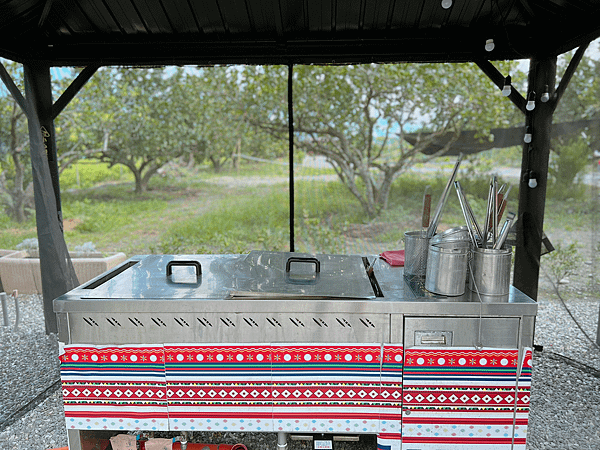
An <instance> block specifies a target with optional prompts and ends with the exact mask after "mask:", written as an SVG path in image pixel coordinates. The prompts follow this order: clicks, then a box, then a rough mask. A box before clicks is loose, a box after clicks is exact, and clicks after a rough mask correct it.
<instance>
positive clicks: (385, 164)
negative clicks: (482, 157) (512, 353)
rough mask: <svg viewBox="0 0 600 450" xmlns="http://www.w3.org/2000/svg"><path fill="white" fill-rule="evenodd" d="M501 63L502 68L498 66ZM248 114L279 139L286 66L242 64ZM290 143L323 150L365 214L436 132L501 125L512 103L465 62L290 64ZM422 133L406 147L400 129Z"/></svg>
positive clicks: (379, 204) (419, 158)
mask: <svg viewBox="0 0 600 450" xmlns="http://www.w3.org/2000/svg"><path fill="white" fill-rule="evenodd" d="M507 66H509V64H508V63H507V64H505V65H503V66H502V67H503V68H505V67H507ZM243 74H244V89H245V92H246V95H247V97H248V100H247V104H248V106H247V108H248V110H247V111H248V120H249V121H250V122H251V123H252V124H254V125H255V126H256V127H259V128H261V129H264V130H267V131H269V132H270V133H271V134H272V135H274V136H277V137H279V138H281V139H287V130H288V124H287V102H286V99H287V93H286V88H287V86H286V80H287V68H286V67H246V68H245V69H244V71H243ZM293 93H294V131H295V132H296V137H295V142H296V144H295V145H296V146H297V147H299V148H301V149H302V150H304V151H306V152H308V153H314V154H318V155H323V156H325V157H326V158H327V159H328V161H329V162H330V163H331V164H332V166H333V167H334V169H335V171H336V173H337V175H338V176H339V178H340V180H341V181H342V182H343V183H344V184H345V185H346V187H347V188H348V189H349V190H350V192H351V193H352V194H353V195H354V197H356V199H357V200H358V201H359V202H360V204H361V206H362V208H363V209H364V211H365V212H366V214H367V215H368V216H369V217H375V216H377V215H378V214H379V213H380V212H381V211H382V210H383V209H385V208H386V207H387V204H388V197H389V193H390V189H391V186H392V183H393V181H394V180H395V179H396V178H397V177H398V176H400V175H401V174H402V173H404V172H406V171H408V170H409V169H410V168H411V167H412V166H413V165H414V164H415V163H417V162H423V161H425V160H427V159H431V158H433V157H436V156H439V155H440V154H443V153H444V151H445V150H447V148H448V147H449V146H450V145H451V144H452V143H453V142H454V140H453V139H450V140H449V141H448V145H447V146H446V148H445V149H442V150H441V151H440V152H439V153H438V154H436V155H433V156H429V157H425V156H424V155H423V154H422V153H421V150H422V149H424V148H425V147H427V146H428V145H429V144H430V143H431V142H432V141H433V140H434V139H435V138H436V137H438V136H439V135H441V134H447V133H451V134H453V135H454V136H455V137H458V134H459V132H460V131H461V130H463V129H466V128H469V127H471V128H473V127H476V128H478V129H479V130H481V138H482V139H487V138H488V136H489V131H488V130H489V129H490V128H492V127H498V126H503V125H508V124H509V123H510V121H511V120H513V118H514V116H515V113H514V106H512V105H511V104H510V102H508V101H506V99H503V98H502V96H501V95H500V94H499V92H498V90H497V88H496V87H495V86H493V85H492V83H491V82H490V81H489V80H488V79H487V78H486V77H485V76H484V75H483V74H482V73H481V72H480V71H479V69H478V68H477V67H476V66H474V65H472V64H394V65H392V64H387V65H375V64H372V65H361V66H339V67H332V66H296V67H294V77H293ZM416 131H422V132H431V134H427V135H425V134H423V135H422V137H421V138H420V139H418V140H417V142H416V143H415V144H414V145H410V144H409V143H408V142H406V141H405V140H404V139H403V136H404V134H405V133H407V132H411V133H414V132H416Z"/></svg>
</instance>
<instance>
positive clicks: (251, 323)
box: [244, 317, 258, 328]
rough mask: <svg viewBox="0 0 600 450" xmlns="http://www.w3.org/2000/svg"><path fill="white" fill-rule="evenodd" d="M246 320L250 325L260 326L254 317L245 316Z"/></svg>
mask: <svg viewBox="0 0 600 450" xmlns="http://www.w3.org/2000/svg"><path fill="white" fill-rule="evenodd" d="M244 322H246V323H247V324H248V326H249V327H252V328H258V324H257V323H256V322H255V321H254V319H253V318H252V317H244Z"/></svg>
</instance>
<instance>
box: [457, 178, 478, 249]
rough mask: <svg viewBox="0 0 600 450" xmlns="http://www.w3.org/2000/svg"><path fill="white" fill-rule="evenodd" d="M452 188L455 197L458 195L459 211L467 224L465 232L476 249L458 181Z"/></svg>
mask: <svg viewBox="0 0 600 450" xmlns="http://www.w3.org/2000/svg"><path fill="white" fill-rule="evenodd" d="M454 187H455V188H456V195H458V202H459V203H460V209H462V212H463V215H464V216H465V221H466V222H467V230H469V237H470V238H471V243H472V244H473V246H474V247H477V240H476V239H475V234H474V233H473V227H472V226H471V218H470V216H469V212H468V211H467V206H466V205H465V201H464V198H463V196H462V195H461V194H462V191H461V188H460V183H459V182H458V181H455V182H454Z"/></svg>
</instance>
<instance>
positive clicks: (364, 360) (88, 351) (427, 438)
mask: <svg viewBox="0 0 600 450" xmlns="http://www.w3.org/2000/svg"><path fill="white" fill-rule="evenodd" d="M371 263H373V258H366V257H362V256H359V255H307V254H298V253H283V252H263V251H255V252H251V253H249V254H247V255H146V256H135V257H132V258H131V259H129V260H128V261H126V262H125V263H123V264H122V265H120V266H119V267H117V268H116V269H114V270H112V271H111V272H108V273H106V274H104V275H101V276H99V277H97V278H95V279H94V280H92V281H90V282H88V283H87V284H85V285H83V286H80V287H78V288H76V289H74V290H72V291H70V292H68V293H67V294H65V295H63V296H61V297H59V298H57V299H56V300H55V302H54V309H55V312H56V314H57V317H58V323H59V340H60V341H61V343H62V344H61V352H60V353H61V354H60V359H61V377H62V388H63V396H64V406H65V416H66V425H67V429H68V430H69V438H70V445H71V448H72V449H77V448H78V446H81V439H82V438H81V435H82V431H84V430H114V431H115V432H119V431H123V430H128V431H129V430H148V431H152V430H156V431H159V430H161V431H173V432H181V431H185V432H194V431H234V432H235V431H243V432H250V431H253V432H276V433H280V436H281V435H283V436H285V434H288V433H289V434H292V435H293V434H318V433H326V434H332V435H361V434H373V435H377V442H378V447H379V448H382V449H384V448H390V449H403V450H409V449H410V450H413V449H415V450H416V449H423V450H425V449H436V450H440V449H467V448H469V449H471V448H485V449H513V448H518V449H524V448H525V445H526V434H527V418H528V412H529V395H530V386H531V356H532V355H531V347H532V340H533V331H534V323H535V315H536V312H537V304H536V303H535V302H534V301H533V300H532V299H530V298H528V297H527V296H525V295H524V294H522V293H521V292H519V291H518V290H517V289H515V288H513V287H511V289H510V294H509V296H508V298H506V299H504V300H503V301H500V302H497V303H493V302H482V301H480V300H479V299H478V298H477V296H476V295H474V294H471V292H470V290H466V294H464V295H462V296H458V297H445V296H441V295H436V294H432V293H430V292H428V291H426V290H425V289H424V288H423V285H422V282H420V281H419V280H418V279H414V278H413V279H408V278H405V277H404V276H403V268H402V267H392V266H390V265H388V264H386V263H385V262H383V261H379V262H377V263H376V264H375V265H374V267H373V270H369V266H370V265H371ZM280 442H282V441H280ZM283 442H284V443H285V440H283ZM282 445H283V444H282Z"/></svg>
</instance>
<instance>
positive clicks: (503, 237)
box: [494, 212, 515, 250]
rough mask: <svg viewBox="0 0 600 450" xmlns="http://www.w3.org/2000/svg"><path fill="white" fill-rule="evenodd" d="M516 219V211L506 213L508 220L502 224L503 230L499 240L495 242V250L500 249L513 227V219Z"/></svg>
mask: <svg viewBox="0 0 600 450" xmlns="http://www.w3.org/2000/svg"><path fill="white" fill-rule="evenodd" d="M514 220H515V213H513V212H509V213H508V214H507V215H506V221H505V222H504V225H502V230H500V236H498V240H497V241H496V244H494V249H495V250H500V249H501V248H502V246H503V245H504V242H505V241H506V238H507V237H508V232H509V231H510V227H512V224H513V221H514Z"/></svg>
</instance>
